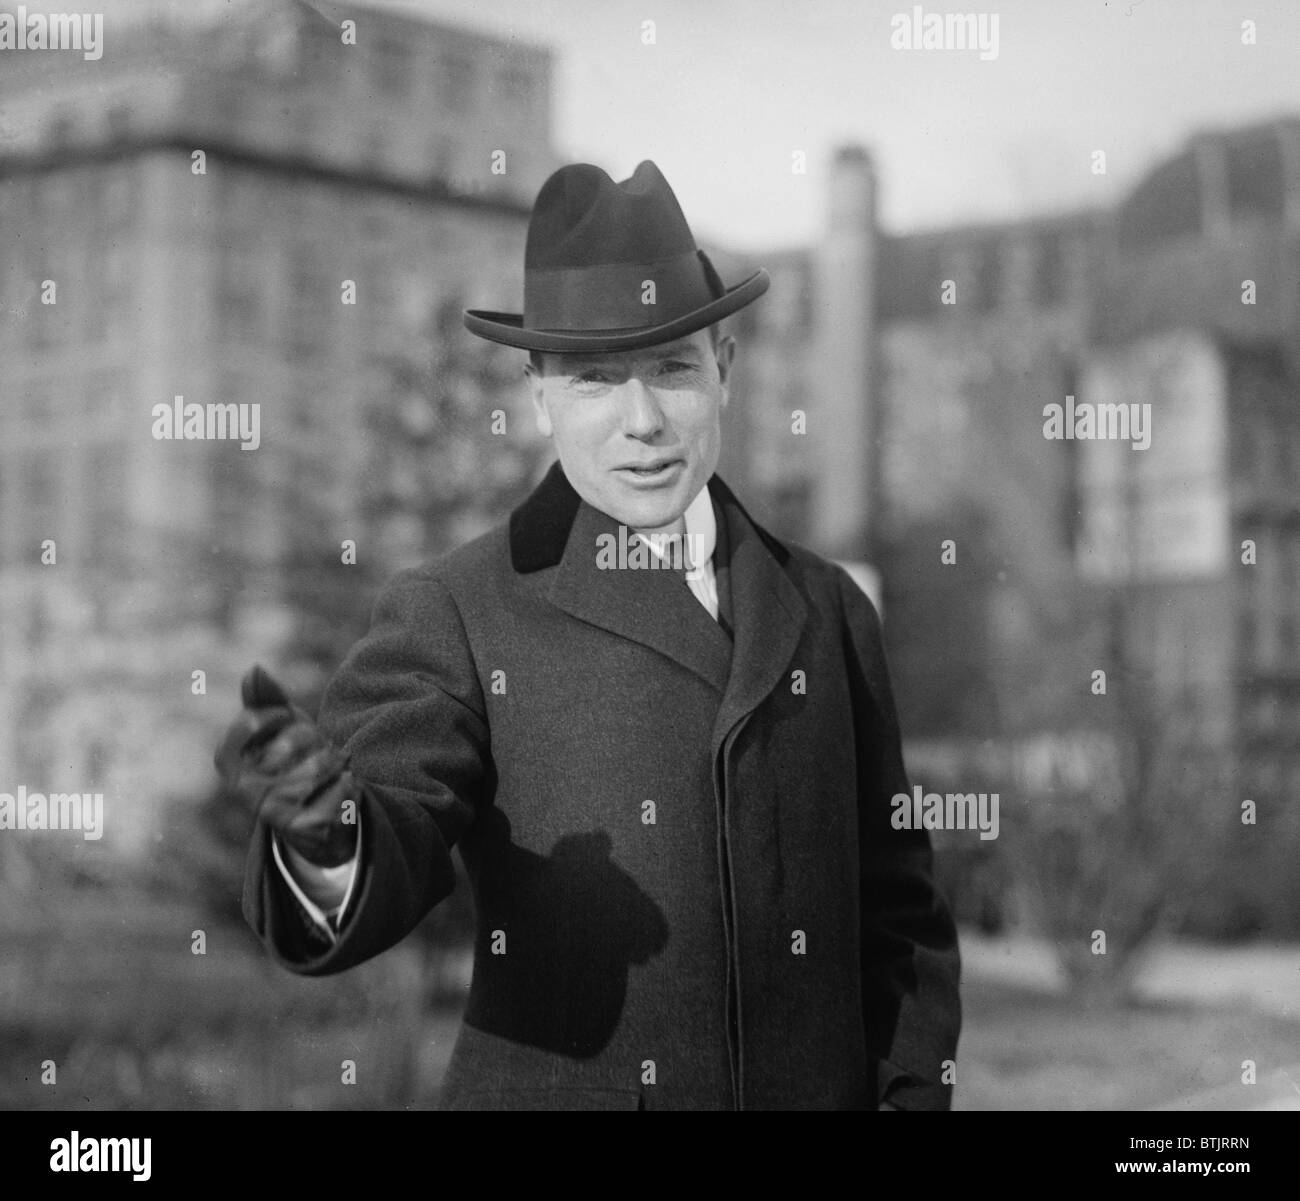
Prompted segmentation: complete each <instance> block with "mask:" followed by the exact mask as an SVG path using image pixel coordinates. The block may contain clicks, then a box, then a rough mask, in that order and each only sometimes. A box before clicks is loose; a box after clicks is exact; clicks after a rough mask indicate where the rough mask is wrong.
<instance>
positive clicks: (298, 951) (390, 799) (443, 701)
mask: <svg viewBox="0 0 1300 1201" xmlns="http://www.w3.org/2000/svg"><path fill="white" fill-rule="evenodd" d="M318 724H319V726H320V728H321V731H322V733H324V735H325V736H326V737H327V738H329V739H330V740H331V741H333V742H334V743H335V744H336V745H338V746H341V747H343V748H345V749H346V750H347V751H348V753H349V756H350V761H349V770H350V771H351V772H352V778H353V784H354V788H355V798H356V800H357V802H358V809H359V812H360V822H361V826H362V829H363V830H364V831H365V838H364V840H363V847H362V855H361V863H360V873H361V874H360V877H359V879H358V881H357V883H356V885H355V886H354V887H355V892H356V895H355V896H354V898H353V900H352V903H351V905H350V906H349V910H348V914H347V916H346V918H345V920H344V921H343V923H342V925H341V927H340V929H339V932H338V940H337V942H335V943H333V944H332V945H331V944H330V942H329V940H328V938H326V937H323V936H322V935H321V934H320V933H319V932H318V931H317V930H315V928H314V925H313V923H312V922H311V921H310V920H309V919H307V917H306V916H305V915H304V914H302V913H300V912H298V910H299V908H300V906H298V905H297V903H296V901H295V900H294V898H293V896H292V894H291V893H290V890H289V889H288V888H287V887H286V886H285V884H284V882H283V880H281V879H280V878H279V877H278V874H277V873H276V872H275V865H274V862H273V860H272V858H271V853H270V830H269V829H267V828H266V827H265V826H264V825H262V824H259V825H258V826H257V828H256V829H255V830H254V834H253V841H252V846H251V848H250V852H249V858H248V865H247V869H246V872H245V878H244V898H243V907H244V915H245V917H246V918H247V920H248V922H249V924H250V925H251V926H252V928H253V930H254V931H255V932H256V933H257V935H258V936H259V937H260V938H261V939H262V941H263V942H264V943H265V944H266V946H267V948H268V949H269V950H270V952H271V954H272V955H273V956H274V957H275V958H276V959H277V960H279V961H280V962H281V963H282V964H283V965H284V966H285V967H287V968H289V969H290V970H291V971H294V972H298V973H301V974H303V975H309V976H317V975H327V974H329V973H333V972H341V971H343V970H345V969H346V968H349V967H352V966H353V965H355V964H357V963H360V962H362V961H363V960H365V959H369V958H371V957H372V956H374V955H377V954H379V953H380V952H381V951H384V950H387V949H388V948H389V947H391V946H393V945H394V944H395V943H397V942H399V941H400V940H401V939H402V938H404V937H405V936H406V935H407V934H408V933H409V932H410V931H411V930H412V929H414V927H415V926H416V925H417V924H418V923H419V922H420V920H421V918H423V917H424V915H425V914H426V913H428V911H429V909H430V908H431V907H432V906H434V905H436V904H437V903H438V902H439V901H441V900H443V899H444V898H445V897H447V896H448V895H449V894H450V893H451V891H452V888H453V887H454V885H455V868H454V865H453V863H452V859H451V850H452V847H453V846H454V845H455V843H456V840H457V839H458V838H459V837H460V835H461V834H462V833H463V832H464V831H465V829H466V828H467V827H468V826H469V824H470V823H471V822H472V821H473V819H474V816H475V814H476V812H477V808H478V804H479V798H480V794H481V792H482V790H483V785H484V780H485V778H486V776H487V774H488V772H489V770H490V767H489V764H490V752H489V741H488V727H487V719H486V709H485V705H484V699H483V694H482V690H481V688H480V685H479V680H478V674H477V672H476V670H475V667H474V661H473V656H472V654H471V651H470V646H469V641H468V638H467V636H466V633H465V628H464V625H463V623H462V622H461V619H460V614H459V611H458V610H457V608H456V604H455V601H454V600H453V598H452V597H451V595H450V593H449V592H448V591H447V589H446V586H445V585H444V584H443V583H442V582H441V581H440V580H438V579H437V577H436V576H435V575H433V574H431V573H430V569H428V568H424V569H416V570H412V571H405V572H402V573H400V574H398V575H397V576H395V577H394V578H393V579H392V580H391V581H390V582H389V583H388V584H387V585H386V586H385V587H384V590H383V592H382V593H381V595H380V597H379V600H378V601H377V602H376V605H375V611H374V618H373V621H372V623H371V628H370V632H369V633H368V634H366V635H365V637H363V638H362V639H361V640H360V641H359V642H357V643H356V645H355V646H354V647H353V648H352V650H351V651H350V652H349V653H348V656H347V658H346V659H345V660H344V662H343V664H342V666H341V667H340V668H339V670H338V672H337V673H336V674H335V676H334V678H333V679H332V680H331V681H330V684H329V687H328V688H327V689H326V692H325V697H324V700H323V701H322V702H321V709H320V714H319V717H318Z"/></svg>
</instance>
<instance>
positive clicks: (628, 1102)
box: [442, 1088, 642, 1111]
mask: <svg viewBox="0 0 1300 1201" xmlns="http://www.w3.org/2000/svg"><path fill="white" fill-rule="evenodd" d="M442 1108H443V1109H446V1110H466V1109H495V1110H503V1109H521V1110H546V1109H560V1110H570V1111H574V1110H597V1109H641V1108H642V1105H641V1090H640V1089H636V1088H472V1089H466V1090H464V1091H462V1092H460V1093H458V1094H456V1095H454V1096H449V1097H446V1098H444V1101H443V1105H442Z"/></svg>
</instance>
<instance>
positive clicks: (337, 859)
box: [214, 667, 357, 867]
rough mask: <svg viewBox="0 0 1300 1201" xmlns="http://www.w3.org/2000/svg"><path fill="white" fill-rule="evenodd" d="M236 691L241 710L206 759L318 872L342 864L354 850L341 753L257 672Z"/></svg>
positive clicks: (353, 816)
mask: <svg viewBox="0 0 1300 1201" xmlns="http://www.w3.org/2000/svg"><path fill="white" fill-rule="evenodd" d="M240 692H241V695H242V699H243V702H244V709H243V712H242V713H240V715H239V716H238V717H237V718H236V719H235V721H234V722H233V723H232V724H231V726H230V729H229V730H228V731H227V733H226V737H225V740H224V741H223V742H222V744H221V747H220V749H218V751H217V753H216V756H215V758H214V762H215V763H216V767H217V771H218V772H219V773H220V774H221V778H222V779H223V780H224V781H225V783H226V785H227V787H229V788H230V789H231V790H232V791H234V792H237V793H239V795H240V796H242V797H243V799H244V800H245V802H247V804H248V806H249V808H250V809H252V811H253V812H254V814H256V816H257V817H258V818H259V819H260V820H262V821H265V822H266V823H267V825H269V826H270V827H271V828H272V829H273V830H275V831H276V833H277V834H279V836H280V838H281V839H282V840H283V841H284V842H285V843H287V844H288V845H289V846H291V847H292V848H293V849H294V850H296V851H297V852H298V853H299V854H300V855H302V856H303V858H304V859H307V860H308V861H310V862H311V863H315V864H317V865H319V866H320V867H337V866H338V865H340V864H343V863H346V862H347V861H348V860H349V859H351V858H352V857H353V856H354V855H355V854H356V847H357V824H356V823H357V800H356V793H355V792H354V791H353V783H352V774H351V773H350V772H349V771H348V769H347V763H348V757H347V755H346V754H344V753H343V752H342V751H340V750H339V749H338V748H337V747H335V746H333V745H332V744H331V743H329V742H328V741H327V740H326V739H325V737H324V736H323V735H322V734H321V732H320V731H319V730H318V729H317V728H316V723H315V722H314V721H312V719H311V718H310V717H309V716H308V715H307V714H306V713H305V712H304V711H303V710H302V709H300V708H298V707H297V706H296V705H294V704H293V703H292V701H290V699H289V697H288V695H287V694H286V693H285V691H284V689H283V688H281V687H280V685H279V684H277V683H276V682H275V680H273V679H272V678H271V676H270V675H269V674H268V673H267V672H265V671H264V670H263V669H262V668H261V667H254V668H252V670H251V671H249V673H248V674H247V675H246V676H245V677H244V679H243V682H242V684H241V685H240ZM349 801H350V802H351V804H349V805H347V808H346V810H345V808H344V803H345V802H349Z"/></svg>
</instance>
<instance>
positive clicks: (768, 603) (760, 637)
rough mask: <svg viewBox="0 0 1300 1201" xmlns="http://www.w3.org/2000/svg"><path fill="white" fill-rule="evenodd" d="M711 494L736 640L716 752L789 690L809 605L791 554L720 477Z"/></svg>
mask: <svg viewBox="0 0 1300 1201" xmlns="http://www.w3.org/2000/svg"><path fill="white" fill-rule="evenodd" d="M709 492H710V494H711V495H712V497H713V500H714V504H715V508H716V510H717V511H718V512H719V514H720V517H721V519H722V520H725V522H726V533H725V536H723V534H722V531H721V528H720V529H719V541H718V553H717V554H716V555H715V557H714V571H715V573H716V574H717V577H718V593H719V598H721V596H722V592H723V589H724V588H725V589H727V591H728V593H729V596H730V610H731V626H732V634H733V637H734V639H735V646H734V649H733V651H732V655H731V674H730V677H729V678H728V680H727V687H726V690H725V692H724V694H723V698H722V705H721V707H720V708H719V710H718V717H717V721H716V723H715V725H714V730H713V745H714V750H715V751H716V750H717V748H718V746H719V745H720V744H721V742H722V740H723V739H724V738H725V737H726V735H727V733H728V731H730V730H731V728H732V727H733V726H734V725H735V724H736V723H737V722H739V721H740V720H742V719H743V718H744V717H745V716H746V715H747V714H748V713H750V712H751V711H752V710H753V709H755V708H756V707H757V706H758V705H759V704H760V703H761V702H762V701H763V700H764V699H765V698H766V697H767V696H769V695H770V694H771V692H772V690H773V689H774V688H777V687H781V686H786V687H788V685H789V681H788V680H786V679H785V675H786V670H787V668H789V666H790V661H791V659H793V657H794V653H795V650H796V649H797V648H798V646H799V642H800V639H801V638H802V637H803V627H804V622H805V620H806V619H807V616H808V606H807V604H806V603H805V602H804V599H803V596H802V595H801V594H800V592H799V589H798V588H796V587H795V586H794V584H793V583H792V582H791V580H790V577H789V575H788V574H787V573H786V571H785V562H786V560H787V559H788V558H789V551H787V550H786V548H785V547H784V546H782V545H781V543H780V542H779V541H777V539H775V538H773V537H772V536H771V535H770V534H768V533H767V531H766V530H764V529H762V528H761V527H760V526H759V525H758V524H757V523H756V522H754V520H753V519H752V518H751V517H750V516H749V514H748V513H747V512H745V509H744V506H743V505H741V503H740V502H739V501H738V500H737V499H736V497H735V495H734V494H733V493H732V491H731V489H730V488H728V487H727V485H726V484H724V483H723V482H722V480H721V479H720V478H719V477H718V476H716V475H715V476H714V477H713V478H712V479H711V480H710V481H709ZM720 524H721V523H720ZM706 616H707V614H706Z"/></svg>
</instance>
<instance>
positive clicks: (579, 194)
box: [524, 159, 696, 270]
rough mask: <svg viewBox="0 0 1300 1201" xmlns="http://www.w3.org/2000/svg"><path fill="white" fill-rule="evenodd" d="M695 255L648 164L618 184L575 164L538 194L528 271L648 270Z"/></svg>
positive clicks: (669, 196) (677, 210)
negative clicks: (629, 267)
mask: <svg viewBox="0 0 1300 1201" xmlns="http://www.w3.org/2000/svg"><path fill="white" fill-rule="evenodd" d="M695 252H696V245H695V238H694V236H693V235H692V234H691V230H690V226H689V225H688V224H687V222H686V215H685V214H684V213H683V212H682V208H681V205H680V204H678V202H677V197H676V196H675V195H674V194H673V190H672V188H671V187H670V186H669V184H668V181H667V180H666V179H665V178H664V175H663V172H662V171H660V170H659V168H658V167H657V166H656V165H655V164H654V163H653V162H651V161H650V160H649V159H646V160H644V161H643V162H641V163H639V164H638V165H637V168H636V170H635V171H634V172H633V173H632V176H631V178H629V179H625V180H623V181H622V182H621V183H615V182H614V180H613V179H611V178H610V177H609V175H608V174H606V172H605V171H603V170H602V169H601V168H600V167H597V166H594V165H593V164H591V163H573V164H570V165H569V166H565V167H561V168H559V170H557V171H555V172H554V173H553V174H552V175H551V177H550V178H549V179H548V180H547V181H546V183H545V184H543V185H542V189H541V191H540V192H539V193H538V194H537V200H536V203H535V204H534V205H533V215H532V220H531V221H530V222H529V225H528V242H527V245H526V247H525V250H524V268H525V270H528V269H530V268H541V269H543V270H545V269H563V268H575V267H576V268H584V267H595V266H604V265H608V264H627V265H634V264H643V263H644V264H649V263H657V262H662V261H663V260H665V259H670V258H675V257H678V256H680V255H690V254H694V253H695Z"/></svg>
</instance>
